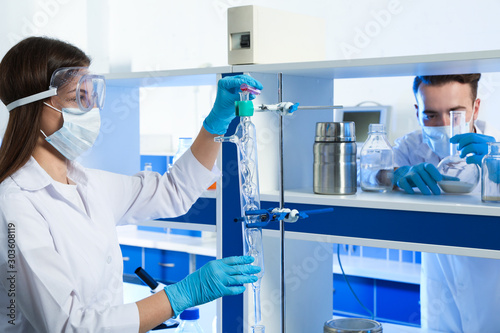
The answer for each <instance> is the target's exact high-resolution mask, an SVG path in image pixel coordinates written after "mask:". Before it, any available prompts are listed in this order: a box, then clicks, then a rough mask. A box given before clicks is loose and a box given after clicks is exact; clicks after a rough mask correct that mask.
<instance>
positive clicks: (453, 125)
mask: <svg viewBox="0 0 500 333" xmlns="http://www.w3.org/2000/svg"><path fill="white" fill-rule="evenodd" d="M467 132H468V130H467V126H466V122H465V111H450V138H452V137H454V136H455V135H457V134H463V133H467ZM457 147H458V144H456V143H450V156H454V155H458V149H457Z"/></svg>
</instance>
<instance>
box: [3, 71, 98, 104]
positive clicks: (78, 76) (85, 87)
mask: <svg viewBox="0 0 500 333" xmlns="http://www.w3.org/2000/svg"><path fill="white" fill-rule="evenodd" d="M105 95H106V82H105V80H104V76H102V75H94V74H91V73H90V72H89V70H88V68H87V67H65V68H59V69H57V70H56V71H55V72H54V73H53V74H52V77H51V79H50V87H49V90H46V91H43V92H41V93H37V94H34V95H31V96H28V97H24V98H21V99H18V100H17V101H14V102H12V103H10V104H9V105H7V110H8V111H11V110H13V109H14V108H17V107H19V106H22V105H26V104H29V103H33V102H36V101H39V100H43V99H46V98H49V97H55V99H54V100H55V103H54V104H57V105H54V106H56V107H58V108H59V109H63V108H67V109H79V110H80V111H81V112H82V113H85V112H87V111H90V110H91V109H93V108H99V109H101V110H102V108H103V106H104V98H105Z"/></svg>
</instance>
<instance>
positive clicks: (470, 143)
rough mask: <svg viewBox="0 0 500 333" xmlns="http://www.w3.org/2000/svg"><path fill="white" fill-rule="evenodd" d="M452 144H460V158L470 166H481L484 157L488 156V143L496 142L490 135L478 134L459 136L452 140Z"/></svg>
mask: <svg viewBox="0 0 500 333" xmlns="http://www.w3.org/2000/svg"><path fill="white" fill-rule="evenodd" d="M450 142H451V143H455V144H458V147H457V149H458V150H459V151H460V157H461V158H464V157H466V156H467V155H469V154H470V155H469V156H467V158H466V159H465V160H466V162H467V163H468V164H472V163H475V164H477V165H479V166H481V161H482V160H483V157H484V156H485V155H486V154H488V142H495V138H494V137H492V136H489V135H484V134H478V133H464V134H457V135H455V136H453V137H452V138H451V139H450Z"/></svg>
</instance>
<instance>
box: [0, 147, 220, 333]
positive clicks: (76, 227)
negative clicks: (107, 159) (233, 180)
mask: <svg viewBox="0 0 500 333" xmlns="http://www.w3.org/2000/svg"><path fill="white" fill-rule="evenodd" d="M219 174H220V172H219V171H218V170H216V169H214V170H212V171H210V170H207V169H206V168H205V167H204V166H203V165H201V164H200V163H199V162H198V161H197V160H196V158H195V157H194V156H193V154H192V153H191V151H190V150H188V151H187V152H186V153H185V154H184V155H183V156H182V157H181V158H180V159H179V161H178V162H177V163H176V164H175V165H174V166H173V167H172V169H171V171H170V173H166V174H165V175H163V176H161V175H159V174H158V173H154V172H140V173H138V174H137V175H135V176H123V175H118V174H113V173H109V172H105V171H99V170H92V169H85V168H83V167H82V166H80V165H78V164H77V163H70V164H69V165H68V176H69V178H70V179H72V180H73V181H74V182H75V183H77V184H78V186H77V189H78V191H79V193H80V195H81V198H82V201H83V204H84V207H85V210H83V211H82V209H81V208H79V207H78V206H77V205H75V204H74V203H72V202H70V201H68V200H67V199H66V198H65V197H64V196H62V195H61V193H60V192H58V190H57V188H56V187H55V186H54V185H53V183H54V180H53V179H52V178H51V177H50V176H49V175H48V174H47V173H46V172H45V171H44V170H43V169H42V168H41V167H40V166H39V165H38V163H37V162H36V160H35V159H34V158H31V159H30V160H29V161H28V162H27V163H26V164H25V165H24V166H23V167H22V168H21V169H20V170H19V171H17V172H16V173H15V174H13V175H12V176H11V177H9V178H7V179H6V180H5V181H4V182H2V183H1V184H0V280H1V284H0V318H1V319H0V332H3V333H7V332H49V333H54V332H92V333H97V332H120V333H126V332H130V333H132V332H133V333H137V332H138V330H139V313H138V309H137V306H136V305H135V303H132V304H123V289H122V288H123V283H122V281H123V280H122V274H123V261H122V255H121V251H120V247H119V244H118V238H117V233H116V225H120V224H128V223H136V222H139V221H144V220H149V219H155V218H160V217H173V216H179V215H182V214H184V213H185V212H187V211H188V210H189V208H190V207H191V205H192V204H193V203H194V202H195V201H196V200H197V199H198V197H199V196H200V195H201V194H202V192H203V191H204V190H205V189H206V188H208V186H210V184H212V183H213V181H214V180H215V179H216V177H218V176H219ZM9 224H10V225H9ZM9 226H10V230H9ZM9 231H10V235H14V236H11V237H10V239H12V238H13V237H15V238H14V239H15V241H14V242H12V241H11V243H15V253H14V252H12V253H11V256H10V257H11V259H13V260H14V261H11V262H9V261H8V259H9V253H8V252H7V250H8V245H9V244H11V243H9V236H8V235H9ZM11 264H12V265H13V266H10V265H11ZM9 278H10V280H8V279H9ZM14 294H15V295H14ZM13 302H14V303H13ZM11 303H12V304H15V309H14V310H11V309H9V308H8V306H9V305H10V304H11ZM10 313H11V314H12V315H11V317H9V316H8V315H9V314H10ZM11 319H14V321H13V323H15V326H14V325H12V324H11V323H9V320H11Z"/></svg>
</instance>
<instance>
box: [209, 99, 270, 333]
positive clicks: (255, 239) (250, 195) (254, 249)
mask: <svg viewBox="0 0 500 333" xmlns="http://www.w3.org/2000/svg"><path fill="white" fill-rule="evenodd" d="M242 99H243V98H242ZM216 141H219V142H233V143H235V144H236V146H237V148H238V170H239V183H240V204H241V215H242V216H243V217H244V219H245V220H244V223H243V230H242V231H243V246H244V254H245V255H249V256H252V257H253V258H254V259H255V261H254V263H253V264H254V265H257V266H259V267H260V268H261V271H260V273H259V274H257V277H258V278H259V279H258V280H257V282H255V283H253V284H252V288H253V293H254V315H255V324H256V325H255V327H260V326H262V325H258V324H259V323H260V321H261V319H262V316H261V311H260V309H261V307H260V285H261V280H262V277H263V276H264V251H263V246H262V228H260V227H253V226H252V224H253V223H256V222H260V220H259V219H260V217H259V215H251V216H247V215H246V214H245V212H247V211H251V210H258V209H260V191H259V173H258V164H257V145H256V142H257V141H256V131H255V125H254V124H253V123H252V121H251V118H250V117H241V118H240V123H239V124H238V126H237V127H236V132H235V133H234V134H233V135H232V136H229V137H218V138H216ZM262 327H263V326H262ZM258 332H263V331H258Z"/></svg>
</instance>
